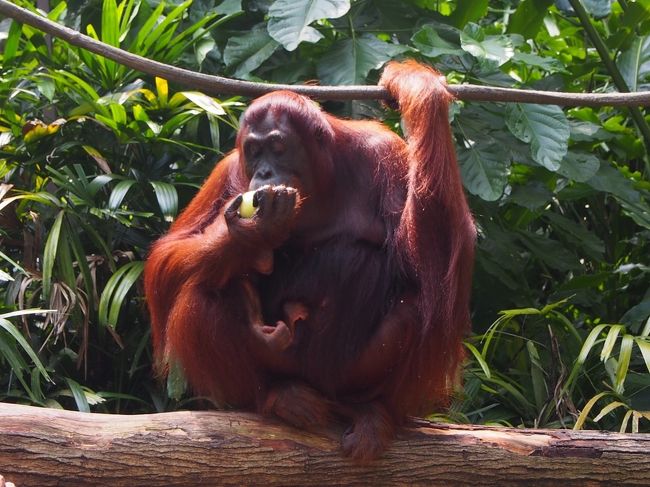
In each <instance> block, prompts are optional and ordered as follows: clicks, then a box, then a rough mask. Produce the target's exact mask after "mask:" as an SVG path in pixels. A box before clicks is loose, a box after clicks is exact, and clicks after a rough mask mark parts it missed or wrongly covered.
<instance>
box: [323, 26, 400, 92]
mask: <svg viewBox="0 0 650 487" xmlns="http://www.w3.org/2000/svg"><path fill="white" fill-rule="evenodd" d="M406 50H408V48H407V47H405V46H399V45H396V44H389V43H387V42H383V41H380V40H379V39H377V37H375V36H373V35H372V34H363V35H361V36H358V37H356V38H355V39H344V40H341V41H338V42H336V43H334V44H333V45H332V47H331V48H330V49H329V52H328V53H327V54H325V55H324V56H323V57H322V58H321V60H320V63H319V64H318V77H319V78H320V80H321V81H322V82H323V84H331V85H353V84H361V83H364V82H365V80H366V77H367V76H368V73H369V72H370V70H372V69H379V68H380V67H382V66H383V65H384V63H386V62H387V61H389V60H390V59H391V58H393V57H395V56H396V55H397V54H398V53H401V52H404V51H406Z"/></svg>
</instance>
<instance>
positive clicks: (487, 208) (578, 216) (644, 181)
mask: <svg viewBox="0 0 650 487" xmlns="http://www.w3.org/2000/svg"><path fill="white" fill-rule="evenodd" d="M20 4H21V5H26V6H29V7H30V8H34V5H33V4H34V2H27V1H23V2H20ZM98 5H100V2H98V1H96V0H81V1H75V2H68V3H66V2H62V1H59V0H52V1H51V5H50V7H51V8H50V12H49V13H48V14H47V15H48V17H49V18H51V19H55V20H58V21H59V22H65V23H67V24H68V25H70V26H72V27H75V28H77V29H79V30H81V31H83V32H87V33H89V34H90V35H92V36H94V37H95V38H97V39H100V40H103V41H105V42H107V43H108V44H110V45H113V46H120V47H123V48H126V49H128V50H130V51H131V52H134V53H136V54H140V55H143V56H146V57H149V58H152V59H156V60H160V61H163V62H169V63H174V64H178V65H183V66H186V67H189V68H191V69H196V70H200V71H204V72H210V73H218V74H221V75H230V76H234V77H237V78H243V79H252V80H260V79H263V80H268V81H277V82H283V83H298V82H309V81H311V80H313V79H319V80H320V82H321V83H323V84H328V83H334V84H352V83H370V84H372V83H375V82H376V80H377V77H378V73H379V69H380V68H381V67H382V66H383V65H384V64H385V63H386V62H387V61H389V60H390V59H392V58H395V57H405V56H408V57H413V58H416V59H418V60H420V61H421V62H425V63H429V64H432V65H434V66H435V67H436V68H438V69H439V70H440V71H441V72H443V73H445V74H446V76H447V79H448V81H449V82H450V83H466V82H471V83H475V84H485V85H490V86H503V87H518V88H528V89H542V90H562V91H569V92H576V93H578V92H607V91H611V90H613V89H618V90H619V91H623V90H624V89H626V88H629V89H636V90H647V89H649V88H650V62H649V61H648V56H647V55H646V53H647V51H648V49H647V46H648V43H649V42H650V41H648V38H649V37H650V4H649V3H648V1H647V0H636V1H625V2H617V1H615V2H610V1H609V0H590V1H589V2H581V1H579V0H562V1H560V0H558V1H550V0H548V1H547V0H544V1H539V0H522V1H518V0H498V1H494V2H488V1H487V0H480V1H475V2H460V1H455V0H450V1H436V2H432V1H426V0H407V1H402V2H394V1H390V0H376V1H373V2H367V1H364V0H356V1H347V0H311V1H298V2H287V1H285V0H270V1H264V2H262V1H250V2H240V1H238V0H225V1H224V0H195V1H194V2H170V3H165V2H157V1H155V2H154V1H150V0H122V1H121V2H118V1H117V0H102V1H101V5H102V8H101V9H99V8H97V7H98ZM88 26H90V27H88ZM0 43H2V44H1V48H0V49H1V50H2V71H1V72H0V177H2V179H3V181H2V183H3V184H2V186H0V195H1V198H2V199H1V200H0V229H1V230H0V239H1V242H2V248H1V249H0V251H1V253H0V259H1V262H2V265H1V266H0V279H2V283H1V284H0V296H1V297H2V306H3V308H2V311H3V312H9V313H12V312H16V311H17V310H19V309H30V308H40V309H53V310H56V311H52V312H48V313H47V314H46V315H44V317H43V318H37V316H38V315H33V316H32V315H28V317H26V318H25V319H24V321H23V322H22V327H18V328H16V330H17V331H18V332H19V333H20V334H21V335H22V336H23V337H25V340H26V341H27V342H26V343H27V344H28V345H29V346H30V347H31V349H32V351H33V352H34V356H32V355H31V354H29V353H28V352H27V351H26V349H25V348H24V347H23V346H22V345H21V344H19V343H18V342H17V341H16V340H17V338H16V337H15V336H14V334H12V333H10V332H7V331H6V329H5V330H4V331H3V330H0V334H2V333H4V335H2V338H0V340H2V339H3V338H4V342H3V343H8V344H10V345H11V347H14V348H11V347H9V348H7V347H4V348H3V349H2V352H0V357H1V358H0V371H2V372H3V373H2V375H0V384H1V385H2V386H8V387H6V388H5V389H4V390H9V391H11V392H10V393H9V394H7V395H6V396H5V397H6V398H7V399H9V400H20V401H28V402H33V403H36V404H47V403H48V401H51V400H56V401H59V403H60V404H61V405H63V406H65V407H77V408H79V409H86V408H92V409H102V410H106V411H121V410H124V409H126V410H130V411H133V410H154V409H155V410H163V409H166V408H170V407H175V405H177V404H179V403H178V402H176V400H177V399H178V398H180V397H181V391H182V390H183V387H182V384H181V383H180V381H178V382H175V383H172V384H169V392H170V394H169V395H171V396H173V397H174V399H173V400H172V401H169V400H168V399H167V398H166V394H165V393H164V392H163V391H161V390H160V389H159V387H158V385H156V383H155V382H154V381H153V380H152V378H151V377H152V376H151V371H150V357H149V354H148V335H147V333H148V332H147V330H148V326H147V319H146V314H145V313H143V309H142V298H141V290H140V288H139V280H138V276H139V273H140V272H141V269H142V261H143V259H144V258H145V256H146V249H147V248H148V245H149V243H150V242H151V240H152V239H153V238H155V237H156V236H157V235H160V234H161V233H163V232H164V231H165V229H166V228H167V227H168V225H169V223H170V221H172V220H173V219H174V217H175V215H176V214H177V213H178V211H180V210H181V209H182V208H183V207H184V206H185V204H186V203H187V202H188V201H189V199H190V198H191V197H192V195H193V194H194V193H195V191H196V188H197V187H198V186H199V185H200V184H201V181H202V180H203V178H204V177H205V176H206V175H207V173H208V172H209V170H210V169H211V167H212V166H213V162H214V161H215V160H216V159H217V158H218V157H219V155H220V154H221V152H222V148H223V149H224V150H228V149H229V148H230V147H232V140H233V136H234V130H235V128H236V126H237V116H238V114H239V112H240V110H241V109H242V108H243V105H242V104H241V103H240V101H239V100H238V99H237V98H234V99H230V100H216V99H213V98H210V97H207V96H205V95H202V94H200V93H197V92H192V91H182V89H180V88H178V87H174V86H172V87H169V86H168V85H167V83H166V82H164V81H162V80H155V79H149V78H146V77H143V78H140V77H139V75H138V74H137V73H136V72H134V71H132V70H130V69H127V68H124V67H121V66H119V65H117V64H115V63H113V62H112V61H107V60H105V59H102V58H99V57H97V56H94V55H91V54H88V53H86V52H83V51H81V50H78V49H76V48H71V47H70V46H68V45H67V44H66V43H64V42H61V41H59V40H57V39H49V38H48V37H47V36H44V35H42V34H41V33H40V32H38V31H36V30H35V29H32V28H30V27H28V26H25V25H19V24H18V23H16V22H13V21H7V20H5V21H3V22H1V23H0ZM326 108H327V109H328V110H330V111H333V112H336V113H338V114H342V115H346V116H352V117H357V116H359V117H368V116H371V117H380V116H385V112H383V111H379V109H378V108H379V107H378V105H376V104H373V103H367V102H363V103H362V102H356V101H355V102H348V103H327V104H326ZM450 118H451V120H452V128H453V133H454V137H455V140H456V142H457V153H458V159H459V163H460V167H461V171H462V174H463V178H464V184H465V187H466V190H467V191H468V193H469V194H470V198H471V206H472V209H473V212H474V214H475V216H476V220H477V223H478V225H479V230H480V232H479V241H478V245H477V261H476V266H475V278H474V282H475V286H474V293H473V296H474V300H473V327H474V333H475V335H473V336H471V337H469V338H468V340H467V347H468V363H467V367H466V374H465V375H466V380H465V385H464V390H463V393H462V394H461V399H463V401H462V402H460V401H459V402H458V403H457V404H454V406H453V408H452V410H451V411H450V413H449V414H448V415H447V416H446V419H450V418H451V419H453V420H457V421H472V422H483V423H496V424H511V425H526V426H545V427H556V426H564V427H569V426H573V427H585V426H587V425H588V426H590V427H598V428H604V429H616V430H632V431H637V430H638V431H643V430H646V429H647V424H648V423H647V421H644V420H643V419H644V418H646V419H647V412H648V411H650V400H649V397H648V392H647V391H648V390H649V386H650V374H649V373H648V367H647V365H648V345H647V343H648V341H647V336H648V333H647V328H648V325H647V322H648V318H649V316H650V286H649V284H648V276H649V272H650V262H648V256H649V255H650V253H649V252H648V237H650V182H649V181H648V176H649V174H650V159H649V156H648V150H647V148H648V146H650V132H649V129H648V121H647V113H644V111H643V110H642V109H641V108H632V109H624V108H613V107H603V108H593V107H573V108H566V109H561V108H559V107H553V106H540V105H522V104H511V103H500V102H499V103H498V102H495V103H474V102H467V101H458V102H456V103H455V105H454V107H453V111H452V113H451V114H450ZM386 122H387V123H388V124H389V125H391V126H393V127H395V129H396V130H399V122H398V120H397V119H396V118H389V119H388V120H386ZM547 303H552V304H547ZM503 310H506V311H503ZM497 316H498V318H496V317H497ZM495 318H496V319H495ZM5 349H11V350H13V355H5V354H4V350H5ZM598 352H600V354H599V353H598ZM16 356H18V357H20V358H21V360H22V361H17V360H18V359H16V358H15V357H16ZM8 357H11V358H8ZM35 358H36V359H38V360H40V362H41V363H42V364H43V366H44V368H45V371H47V374H48V376H49V377H50V379H52V380H53V381H54V384H52V383H51V382H49V381H48V380H47V379H46V376H45V375H44V374H43V372H42V371H41V370H39V367H37V366H36V365H35V364H36V363H37V362H36V360H35ZM16 370H21V371H22V372H21V374H22V376H21V377H22V378H23V381H24V384H23V382H21V380H20V379H18V378H17V377H18V372H16ZM16 381H18V382H16ZM17 384H19V385H17ZM26 386H29V387H28V388H26ZM39 390H40V391H42V393H41V392H39ZM95 391H99V392H95ZM436 417H438V418H442V417H441V416H436ZM590 419H591V420H590Z"/></svg>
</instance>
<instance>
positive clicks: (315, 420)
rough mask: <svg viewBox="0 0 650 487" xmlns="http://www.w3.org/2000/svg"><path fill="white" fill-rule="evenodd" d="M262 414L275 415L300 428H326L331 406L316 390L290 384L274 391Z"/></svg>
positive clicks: (267, 398) (294, 383)
mask: <svg viewBox="0 0 650 487" xmlns="http://www.w3.org/2000/svg"><path fill="white" fill-rule="evenodd" d="M262 412H263V413H264V414H273V415H274V416H277V417H278V418H280V419H282V420H283V421H284V422H286V423H288V424H290V425H292V426H296V427H298V428H309V427H317V426H324V425H325V424H327V421H328V420H329V416H330V404H329V401H327V399H325V398H324V397H323V396H322V395H320V394H319V393H318V392H317V391H316V390H315V389H312V388H311V387H309V386H307V385H305V384H302V383H299V382H290V383H287V384H284V385H282V386H278V387H276V388H274V389H272V390H271V391H270V392H269V394H268V396H267V397H266V402H265V403H264V407H263V410H262Z"/></svg>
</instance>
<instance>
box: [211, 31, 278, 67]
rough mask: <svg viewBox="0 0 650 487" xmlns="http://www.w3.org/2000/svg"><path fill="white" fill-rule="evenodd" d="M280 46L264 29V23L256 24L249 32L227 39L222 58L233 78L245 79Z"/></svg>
mask: <svg viewBox="0 0 650 487" xmlns="http://www.w3.org/2000/svg"><path fill="white" fill-rule="evenodd" d="M278 47H280V44H278V42H277V41H276V40H275V39H273V38H272V37H271V36H270V35H269V33H268V31H267V30H266V25H265V24H258V25H256V26H255V27H253V29H252V30H251V31H250V32H246V33H245V34H242V35H239V36H233V37H230V38H229V39H228V43H227V44H226V48H225V50H224V51H223V60H224V61H225V63H226V66H228V67H229V68H230V69H231V70H234V72H233V76H234V77H235V78H243V79H246V78H248V77H250V73H252V72H253V71H255V70H256V69H257V68H259V67H260V66H261V65H262V63H263V62H264V61H266V60H267V59H268V58H270V57H271V55H272V54H273V53H274V52H275V51H276V50H277V49H278Z"/></svg>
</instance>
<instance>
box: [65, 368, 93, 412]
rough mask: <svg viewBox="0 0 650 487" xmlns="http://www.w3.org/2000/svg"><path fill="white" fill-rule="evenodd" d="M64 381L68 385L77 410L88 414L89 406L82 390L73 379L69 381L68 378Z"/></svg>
mask: <svg viewBox="0 0 650 487" xmlns="http://www.w3.org/2000/svg"><path fill="white" fill-rule="evenodd" d="M65 381H66V382H67V383H68V387H69V388H70V392H71V393H72V397H74V401H75V403H76V404H77V410H79V411H80V412H82V413H89V412H90V405H89V404H88V400H87V399H86V394H85V393H84V390H83V389H82V388H81V386H80V385H79V383H78V382H76V381H74V380H73V379H70V378H69V377H66V378H65Z"/></svg>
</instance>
